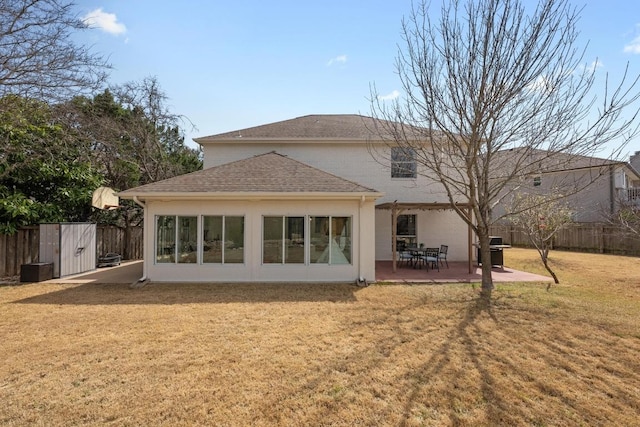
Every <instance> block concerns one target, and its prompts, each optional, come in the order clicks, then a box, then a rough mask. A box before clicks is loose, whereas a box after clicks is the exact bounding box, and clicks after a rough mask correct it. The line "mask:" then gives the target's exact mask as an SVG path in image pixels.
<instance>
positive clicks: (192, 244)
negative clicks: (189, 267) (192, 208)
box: [178, 216, 198, 264]
mask: <svg viewBox="0 0 640 427" xmlns="http://www.w3.org/2000/svg"><path fill="white" fill-rule="evenodd" d="M178 223H179V225H180V228H179V229H178V249H179V252H178V262H179V263H188V264H192V263H196V262H198V252H197V242H198V218H197V217H195V216H179V217H178Z"/></svg>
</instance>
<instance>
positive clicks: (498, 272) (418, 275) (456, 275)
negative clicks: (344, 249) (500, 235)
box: [376, 261, 553, 283]
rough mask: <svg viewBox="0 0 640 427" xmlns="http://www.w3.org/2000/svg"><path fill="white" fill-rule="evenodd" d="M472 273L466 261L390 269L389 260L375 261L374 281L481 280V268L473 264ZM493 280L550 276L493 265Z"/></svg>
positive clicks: (512, 280) (538, 280)
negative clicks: (438, 268) (432, 267)
mask: <svg viewBox="0 0 640 427" xmlns="http://www.w3.org/2000/svg"><path fill="white" fill-rule="evenodd" d="M473 271H474V272H473V273H471V274H469V265H468V263H467V262H451V261H449V268H447V267H446V266H441V267H440V271H438V270H437V269H431V268H430V269H429V270H427V269H426V268H424V267H423V268H422V269H419V268H413V267H411V266H404V265H403V266H402V267H398V268H397V269H396V272H395V273H394V272H393V271H392V264H391V261H376V282H408V283H409V282H410V283H454V282H455V283H470V282H480V281H481V280H482V271H481V268H480V267H478V266H477V265H474V266H473ZM491 276H492V277H493V281H494V282H548V281H551V280H553V279H552V278H551V277H547V276H540V275H538V274H533V273H527V272H524V271H518V270H513V269H510V268H507V267H505V268H504V269H502V268H499V267H494V268H493V269H492V274H491Z"/></svg>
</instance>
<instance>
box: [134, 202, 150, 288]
mask: <svg viewBox="0 0 640 427" xmlns="http://www.w3.org/2000/svg"><path fill="white" fill-rule="evenodd" d="M133 201H134V203H135V204H136V205H138V206H140V207H141V208H142V211H143V215H144V218H145V220H146V217H147V210H146V208H147V205H145V204H144V203H143V202H141V201H140V199H138V196H133ZM145 222H146V221H145ZM147 228H148V227H146V224H145V227H144V230H143V239H142V241H143V245H144V244H145V243H146V240H147V239H146V238H145V237H146V234H147V232H148V231H147ZM144 251H146V246H145V249H144ZM143 254H144V252H143ZM147 281H148V279H147V262H146V260H145V256H144V255H143V256H142V277H141V278H139V279H138V280H136V281H135V282H133V283H132V284H131V285H130V286H131V287H135V288H138V287H142V286H144V285H145V284H146V283H147Z"/></svg>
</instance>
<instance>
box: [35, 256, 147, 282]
mask: <svg viewBox="0 0 640 427" xmlns="http://www.w3.org/2000/svg"><path fill="white" fill-rule="evenodd" d="M141 277H142V260H137V261H125V262H123V263H122V264H120V265H118V266H115V267H102V268H98V269H96V270H93V271H90V272H87V273H80V274H74V275H71V276H66V277H62V278H59V279H52V280H47V281H46V282H43V283H79V284H80V283H134V282H135V281H137V280H138V279H139V278H141Z"/></svg>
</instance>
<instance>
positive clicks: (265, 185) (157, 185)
mask: <svg viewBox="0 0 640 427" xmlns="http://www.w3.org/2000/svg"><path fill="white" fill-rule="evenodd" d="M214 193H217V194H218V195H225V194H227V195H229V194H233V193H240V195H242V194H245V195H246V194H268V193H271V194H275V193H277V194H283V193H286V194H290V195H301V194H334V195H335V194H342V195H344V196H349V195H350V196H354V193H356V194H357V195H366V196H368V197H376V198H377V197H379V196H381V195H382V194H381V193H378V192H377V191H376V190H373V189H371V188H367V187H364V186H362V185H360V184H357V183H355V182H352V181H348V180H346V179H343V178H340V177H338V176H335V175H332V174H330V173H327V172H324V171H322V170H320V169H316V168H314V167H311V166H309V165H307V164H304V163H302V162H299V161H297V160H294V159H291V158H289V157H287V156H283V155H281V154H278V153H276V152H270V153H266V154H261V155H258V156H255V157H250V158H248V159H244V160H238V161H235V162H231V163H227V164H224V165H220V166H214V167H212V168H209V169H205V170H201V171H197V172H192V173H189V174H185V175H180V176H176V177H173V178H169V179H165V180H163V181H158V182H154V183H151V184H146V185H142V186H140V187H136V188H132V189H129V190H125V191H122V192H120V193H119V194H118V195H119V196H120V197H123V198H132V197H134V196H138V197H142V196H144V197H153V196H165V195H169V196H176V197H193V196H198V195H213V194H214Z"/></svg>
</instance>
